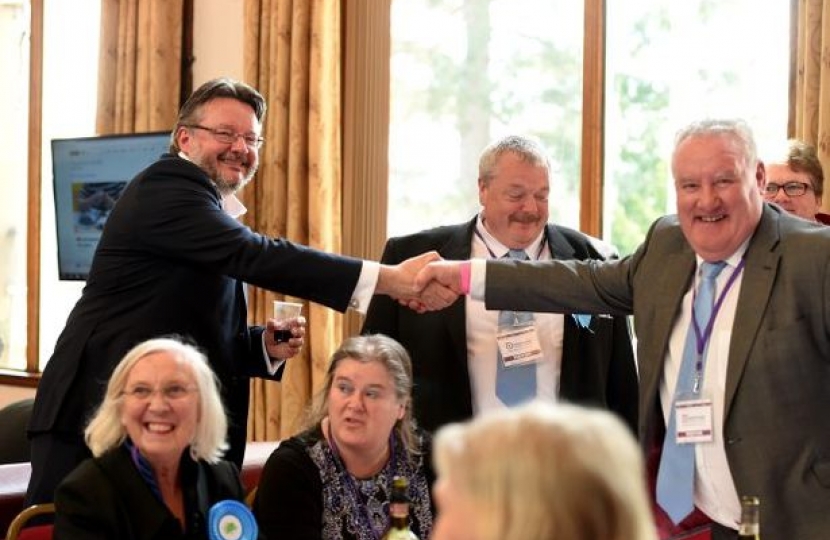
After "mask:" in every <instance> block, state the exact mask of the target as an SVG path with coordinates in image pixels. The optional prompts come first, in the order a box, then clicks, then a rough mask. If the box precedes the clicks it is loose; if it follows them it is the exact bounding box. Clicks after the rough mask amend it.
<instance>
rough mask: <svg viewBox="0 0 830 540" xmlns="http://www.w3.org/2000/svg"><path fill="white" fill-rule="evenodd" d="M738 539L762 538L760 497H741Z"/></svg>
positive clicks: (757, 539) (751, 539)
mask: <svg viewBox="0 0 830 540" xmlns="http://www.w3.org/2000/svg"><path fill="white" fill-rule="evenodd" d="M738 540H761V501H760V500H759V499H758V497H748V496H744V497H741V524H740V526H739V527H738Z"/></svg>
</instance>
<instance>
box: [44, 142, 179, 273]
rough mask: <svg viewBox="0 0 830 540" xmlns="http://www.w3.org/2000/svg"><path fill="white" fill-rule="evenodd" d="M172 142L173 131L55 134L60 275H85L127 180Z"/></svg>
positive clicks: (55, 191)
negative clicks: (60, 136)
mask: <svg viewBox="0 0 830 540" xmlns="http://www.w3.org/2000/svg"><path fill="white" fill-rule="evenodd" d="M169 145H170V133H169V132H159V133H136V134H131V135H110V136H104V137H84V138H74V139H53V140H52V171H53V175H52V179H53V188H54V196H55V223H56V225H57V233H58V236H57V238H58V272H59V274H60V275H59V278H60V279H63V280H85V279H86V278H87V276H88V275H89V269H90V266H92V256H93V255H94V254H95V248H96V247H97V246H98V240H99V239H100V238H101V231H103V229H104V224H105V223H106V222H107V217H109V214H110V212H111V211H112V209H113V207H114V206H115V204H116V202H117V201H118V198H119V197H120V196H121V193H122V192H123V191H124V188H125V187H126V186H127V183H128V182H129V181H130V180H131V179H132V178H133V177H134V176H135V175H136V174H138V173H139V172H140V171H141V170H142V169H144V168H145V167H147V166H148V165H150V164H151V163H153V162H154V161H156V160H157V159H158V158H159V156H161V155H162V154H164V153H165V152H167V151H168V146H169Z"/></svg>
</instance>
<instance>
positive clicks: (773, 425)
mask: <svg viewBox="0 0 830 540" xmlns="http://www.w3.org/2000/svg"><path fill="white" fill-rule="evenodd" d="M694 268H695V257H694V253H693V251H692V249H691V247H690V246H689V244H688V242H687V241H686V239H685V238H684V236H683V234H682V232H681V230H680V227H679V225H678V221H677V218H676V217H675V216H669V217H664V218H661V219H659V220H658V221H657V222H655V223H654V225H653V226H652V227H651V230H650V231H649V233H648V236H647V237H646V240H645V242H644V243H643V244H642V245H641V246H640V247H639V248H638V249H637V251H636V252H635V253H634V254H633V255H631V256H629V257H626V258H625V259H622V260H619V261H610V262H596V261H586V262H580V261H545V262H536V263H534V262H531V263H518V262H514V261H497V262H496V261H494V262H488V264H487V283H486V298H485V303H486V305H487V308H488V309H523V310H528V311H551V312H560V311H561V312H568V311H580V312H597V313H601V312H605V313H608V312H611V313H616V314H633V315H634V326H635V330H636V334H637V336H638V338H639V341H638V346H637V349H638V351H637V352H638V361H639V368H640V400H639V401H640V422H639V433H640V438H641V441H642V443H643V444H644V446H645V448H649V446H650V444H651V442H652V441H649V440H648V434H649V433H651V432H652V428H653V427H654V426H655V423H656V422H663V419H662V418H661V417H660V416H659V414H660V413H659V406H658V393H659V385H660V378H661V376H662V371H663V359H664V358H665V355H666V350H667V347H668V343H669V336H670V334H671V330H672V327H673V325H674V321H675V319H676V317H677V315H678V312H679V309H680V304H681V300H682V298H683V295H684V294H685V293H686V291H687V290H688V288H689V286H690V283H691V279H692V274H693V272H694ZM828 410H830V228H828V227H824V226H821V225H817V224H813V223H808V222H806V221H803V220H801V219H798V218H795V217H792V216H790V215H788V214H786V213H784V212H783V210H781V209H779V208H778V207H775V206H770V205H767V204H765V205H764V210H763V215H762V217H761V221H760V223H759V225H758V227H757V229H756V231H755V234H754V235H753V237H752V240H751V241H750V244H749V247H748V249H747V252H746V267H745V269H744V274H743V281H742V285H741V290H740V293H739V297H738V304H737V308H736V312H735V322H734V325H733V330H732V339H731V343H730V349H729V365H728V368H727V379H726V395H725V408H724V425H723V440H724V441H725V442H724V444H725V445H726V454H727V459H728V461H729V466H730V469H731V471H732V477H733V480H734V482H735V485H736V487H737V490H738V494H739V495H757V496H759V497H760V498H761V504H762V506H763V507H764V509H766V511H762V512H761V514H762V517H761V520H762V522H761V530H762V531H763V535H764V538H765V539H766V540H791V539H795V538H798V539H799V540H824V539H826V538H828V535H830V415H828V412H827V411H828Z"/></svg>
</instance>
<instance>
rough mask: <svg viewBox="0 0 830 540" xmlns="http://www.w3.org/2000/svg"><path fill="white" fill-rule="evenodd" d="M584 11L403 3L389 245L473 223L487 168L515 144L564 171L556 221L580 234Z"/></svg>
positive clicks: (531, 5)
mask: <svg viewBox="0 0 830 540" xmlns="http://www.w3.org/2000/svg"><path fill="white" fill-rule="evenodd" d="M582 27H583V7H582V3H581V2H575V1H573V0H544V1H540V0H490V1H481V0H443V1H432V2H430V1H426V0H394V1H393V2H392V65H391V79H392V91H391V126H390V162H389V164H390V183H389V224H388V234H389V235H390V236H394V235H399V234H404V233H407V232H414V231H417V230H420V229H424V228H427V227H430V226H435V225H439V224H448V223H460V222H462V221H467V220H469V219H471V218H472V216H473V215H475V213H476V211H477V210H478V207H479V206H478V195H477V183H476V181H477V178H478V158H479V154H480V153H481V151H482V150H483V149H484V147H485V146H486V145H487V144H488V143H489V142H490V141H491V140H492V139H494V138H497V137H499V136H503V135H506V134H508V133H515V132H518V133H523V134H530V135H534V136H536V137H538V138H540V139H541V140H542V141H543V142H544V143H545V144H546V146H547V148H548V149H549V151H550V152H551V154H552V158H553V162H554V167H555V168H556V169H557V170H556V172H555V174H554V177H553V179H552V183H551V200H552V201H555V202H554V204H552V205H551V218H552V219H553V220H555V221H556V222H559V223H562V224H565V225H570V226H573V227H576V226H577V225H578V223H579V204H578V200H579V199H578V197H579V191H578V187H579V186H578V179H579V170H580V141H581V136H582V126H581V120H580V119H581V117H582V41H583V39H582Z"/></svg>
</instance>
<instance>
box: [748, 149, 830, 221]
mask: <svg viewBox="0 0 830 540" xmlns="http://www.w3.org/2000/svg"><path fill="white" fill-rule="evenodd" d="M766 172H767V180H766V185H765V186H764V198H765V199H766V200H767V201H769V202H773V203H776V204H778V205H779V206H781V207H782V208H783V209H784V210H786V211H787V212H789V213H791V214H795V215H797V216H799V217H802V218H804V219H806V220H809V221H818V222H819V223H823V224H825V225H830V215H828V214H824V213H822V212H820V210H821V197H822V195H823V194H824V171H823V170H822V167H821V162H820V161H819V159H818V155H817V154H816V149H815V147H813V146H812V145H809V144H807V143H805V142H802V141H798V140H795V139H791V140H789V141H787V146H786V148H785V152H784V155H783V156H780V157H778V158H774V159H771V160H769V161H767V162H766Z"/></svg>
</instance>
